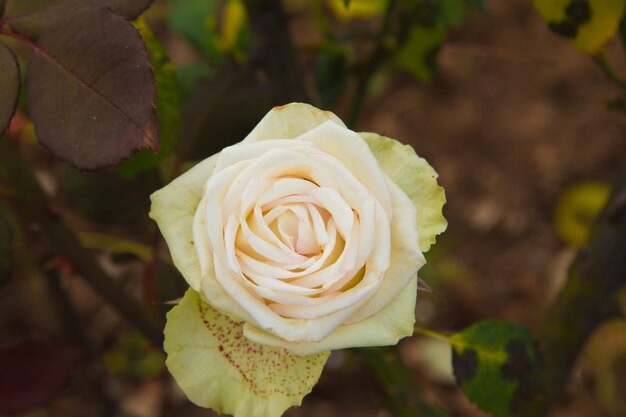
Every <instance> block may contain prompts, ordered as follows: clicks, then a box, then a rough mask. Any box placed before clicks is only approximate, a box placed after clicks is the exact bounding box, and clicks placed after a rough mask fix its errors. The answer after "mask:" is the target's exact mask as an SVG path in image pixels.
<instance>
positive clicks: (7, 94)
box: [0, 42, 20, 140]
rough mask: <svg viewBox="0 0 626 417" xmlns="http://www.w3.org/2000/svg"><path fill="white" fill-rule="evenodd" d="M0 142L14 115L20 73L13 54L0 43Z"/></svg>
mask: <svg viewBox="0 0 626 417" xmlns="http://www.w3.org/2000/svg"><path fill="white" fill-rule="evenodd" d="M0 91H1V92H2V93H1V94H0V140H1V139H2V138H1V136H2V135H3V134H4V131H5V130H6V129H7V128H8V127H9V124H10V123H11V118H12V117H13V115H14V114H15V106H16V105H17V99H18V97H19V91H20V71H19V66H18V64H17V60H16V59H15V55H13V52H12V51H11V50H10V49H9V48H8V47H7V46H6V45H5V44H3V43H2V42H0Z"/></svg>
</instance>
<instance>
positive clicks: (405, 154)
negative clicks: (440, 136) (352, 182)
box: [360, 132, 448, 252]
mask: <svg viewBox="0 0 626 417" xmlns="http://www.w3.org/2000/svg"><path fill="white" fill-rule="evenodd" d="M360 135H361V137H362V138H363V139H364V140H365V142H367V144H368V145H369V147H370V149H371V150H372V153H373V154H374V156H375V157H376V160H377V161H378V164H379V165H380V167H381V168H382V170H383V171H384V172H385V174H387V176H388V177H389V178H391V180H392V181H393V182H395V183H396V184H397V185H398V186H399V187H400V188H401V189H402V191H404V192H405V193H406V195H408V196H409V198H410V199H411V200H412V201H413V204H414V205H415V207H416V208H417V221H418V231H419V239H420V249H421V250H422V252H426V251H428V249H429V248H430V246H431V245H432V244H433V243H435V240H436V236H437V235H438V234H440V233H442V232H443V231H445V230H446V228H447V226H448V222H447V221H446V219H445V218H444V217H443V213H442V208H443V205H444V204H445V202H446V196H445V193H444V190H443V188H442V187H441V186H439V185H438V184H437V177H438V175H437V173H436V172H435V170H434V169H433V168H432V167H431V166H430V165H429V164H428V162H426V160H425V159H423V158H420V157H419V156H417V154H416V153H415V150H414V149H413V148H412V147H411V146H409V145H403V144H401V143H400V142H398V141H396V140H394V139H390V138H387V137H384V136H380V135H378V134H376V133H369V132H363V133H360Z"/></svg>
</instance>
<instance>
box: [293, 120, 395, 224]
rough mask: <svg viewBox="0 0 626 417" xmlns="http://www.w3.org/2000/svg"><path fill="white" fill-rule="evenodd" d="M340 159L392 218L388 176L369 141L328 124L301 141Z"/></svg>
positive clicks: (301, 138)
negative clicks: (368, 143) (373, 152)
mask: <svg viewBox="0 0 626 417" xmlns="http://www.w3.org/2000/svg"><path fill="white" fill-rule="evenodd" d="M298 140H299V141H304V142H311V143H314V144H315V145H317V147H318V148H319V149H321V150H323V151H324V152H326V153H328V154H329V155H332V156H333V157H335V158H337V159H338V160H339V161H341V163H342V164H343V166H344V167H345V168H347V170H348V171H349V172H350V173H351V174H352V175H354V177H355V178H356V179H357V180H358V181H359V182H360V183H361V184H363V185H364V186H365V188H366V189H367V190H368V191H369V192H370V193H372V194H373V195H374V197H375V198H376V200H378V202H379V203H380V204H381V205H382V206H383V208H384V209H385V211H386V212H387V214H388V215H389V216H390V217H391V213H392V212H391V200H390V198H389V191H388V190H387V182H386V181H385V175H384V174H383V171H382V170H381V168H380V166H379V165H378V162H377V161H376V158H375V157H374V155H372V151H371V150H370V148H369V147H368V146H367V144H366V143H365V141H364V140H363V139H362V138H361V137H360V136H359V135H358V134H357V133H356V132H353V131H352V130H349V129H345V128H342V127H341V126H338V125H337V124H336V123H333V122H326V123H324V124H322V125H320V126H318V127H316V128H315V129H311V130H310V131H308V132H306V133H304V134H303V135H302V136H300V137H298Z"/></svg>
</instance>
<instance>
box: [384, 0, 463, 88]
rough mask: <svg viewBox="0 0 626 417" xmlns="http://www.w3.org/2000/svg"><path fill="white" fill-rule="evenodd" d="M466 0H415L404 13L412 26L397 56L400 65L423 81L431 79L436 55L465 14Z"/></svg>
mask: <svg viewBox="0 0 626 417" xmlns="http://www.w3.org/2000/svg"><path fill="white" fill-rule="evenodd" d="M465 8H466V6H465V3H464V2H463V1H462V0H440V1H435V2H432V1H426V2H417V3H412V4H410V5H409V6H407V9H406V10H405V12H404V15H403V16H402V19H405V21H406V23H407V24H408V26H409V30H408V32H407V34H406V36H405V37H404V38H403V39H402V41H401V45H400V48H399V50H398V52H397V54H396V59H397V62H398V64H399V65H400V67H402V68H404V69H405V70H407V71H408V72H410V73H411V74H412V75H413V76H415V77H416V78H418V79H419V80H422V81H429V80H430V79H431V78H432V76H433V73H434V72H435V69H436V57H437V53H438V52H439V49H440V48H441V46H442V45H443V43H444V41H445V40H446V37H447V35H448V32H449V31H450V30H451V29H453V28H454V27H456V26H457V25H458V24H459V23H461V21H462V20H463V17H464V16H465Z"/></svg>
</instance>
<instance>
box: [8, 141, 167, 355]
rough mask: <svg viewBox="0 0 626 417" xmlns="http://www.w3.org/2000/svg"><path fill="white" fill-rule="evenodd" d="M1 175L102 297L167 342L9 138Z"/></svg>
mask: <svg viewBox="0 0 626 417" xmlns="http://www.w3.org/2000/svg"><path fill="white" fill-rule="evenodd" d="M0 175H2V176H3V177H4V178H5V180H6V181H7V182H8V184H9V185H10V186H11V187H12V188H13V189H14V190H15V192H16V196H17V197H18V199H20V200H22V202H23V203H24V205H25V207H27V208H28V211H29V212H30V215H31V216H32V218H33V219H34V220H35V221H37V222H38V223H39V224H40V225H41V226H42V228H43V230H44V231H45V232H46V234H47V235H48V237H49V238H50V240H51V241H52V243H53V245H54V248H55V249H56V250H57V251H58V252H59V253H60V254H62V255H63V256H65V257H66V258H68V259H69V260H70V261H71V262H72V264H73V265H74V266H75V267H76V268H77V270H78V271H79V272H80V273H81V275H82V277H83V278H84V279H85V281H87V283H89V284H90V285H91V287H92V288H93V289H94V290H95V291H96V293H98V295H100V296H101V297H102V298H103V299H104V300H105V301H106V302H107V303H108V304H110V305H111V306H113V308H115V309H116V310H117V311H118V313H119V314H120V315H121V316H122V317H124V318H125V319H127V320H128V321H129V322H130V323H132V324H133V325H134V326H135V327H136V328H137V330H139V331H140V332H141V333H143V334H144V336H146V338H148V339H149V340H150V341H151V342H152V343H153V344H154V345H155V346H156V347H160V346H161V345H162V341H163V334H162V331H161V329H159V328H158V326H156V325H155V324H154V322H153V320H152V318H151V317H150V315H149V314H148V313H147V312H146V310H145V309H143V308H142V306H141V305H140V304H139V303H138V302H137V301H136V300H135V299H133V298H132V297H131V296H130V295H128V293H127V292H126V291H125V290H124V288H123V287H122V286H121V285H120V284H119V283H118V282H117V281H115V280H114V279H113V278H111V277H110V276H109V275H108V274H107V273H106V272H105V271H104V269H102V267H101V266H100V264H99V263H98V262H97V261H96V259H95V258H94V257H93V254H92V253H91V252H90V251H88V250H87V249H86V248H85V247H84V246H83V245H82V244H81V243H80V241H79V239H78V237H77V235H76V233H74V231H72V230H71V229H70V228H69V226H68V225H67V224H66V223H65V222H64V221H63V219H62V218H61V217H60V216H59V215H58V214H57V213H55V212H54V210H53V209H52V207H51V205H50V202H49V198H48V196H47V195H46V193H45V192H44V191H43V189H42V188H41V186H40V185H39V183H38V182H37V180H36V179H35V177H34V176H33V174H32V172H31V171H30V170H29V169H28V165H27V164H26V162H25V161H24V160H23V159H22V157H21V155H20V154H19V152H18V151H17V150H16V149H15V147H14V145H13V144H12V143H11V142H10V141H9V140H8V139H7V138H2V139H0Z"/></svg>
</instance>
